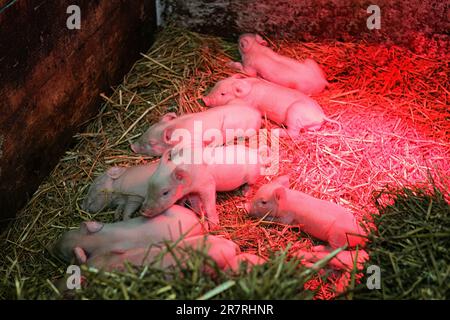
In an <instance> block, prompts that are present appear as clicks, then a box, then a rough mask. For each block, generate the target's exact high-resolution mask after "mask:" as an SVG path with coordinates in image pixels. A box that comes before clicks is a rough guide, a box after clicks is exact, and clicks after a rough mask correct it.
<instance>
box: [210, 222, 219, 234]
mask: <svg viewBox="0 0 450 320" xmlns="http://www.w3.org/2000/svg"><path fill="white" fill-rule="evenodd" d="M208 225H209V231H210V232H211V231H217V230H219V229H220V225H219V221H209V222H208Z"/></svg>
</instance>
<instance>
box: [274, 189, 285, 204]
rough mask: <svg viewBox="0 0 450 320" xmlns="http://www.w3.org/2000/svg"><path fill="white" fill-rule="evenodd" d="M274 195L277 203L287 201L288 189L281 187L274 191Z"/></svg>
mask: <svg viewBox="0 0 450 320" xmlns="http://www.w3.org/2000/svg"><path fill="white" fill-rule="evenodd" d="M273 195H274V197H275V200H276V201H277V203H280V202H282V201H285V199H286V189H285V188H284V187H279V188H277V189H275V190H274V191H273Z"/></svg>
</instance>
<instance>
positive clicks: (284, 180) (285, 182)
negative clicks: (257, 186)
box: [274, 175, 290, 188]
mask: <svg viewBox="0 0 450 320" xmlns="http://www.w3.org/2000/svg"><path fill="white" fill-rule="evenodd" d="M274 182H276V183H278V184H281V185H282V186H283V187H286V188H289V186H290V184H289V176H288V175H284V176H280V177H278V178H276V179H275V181H274Z"/></svg>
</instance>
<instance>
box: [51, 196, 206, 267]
mask: <svg viewBox="0 0 450 320" xmlns="http://www.w3.org/2000/svg"><path fill="white" fill-rule="evenodd" d="M202 233H203V228H202V226H201V225H200V221H199V219H198V217H197V216H196V215H195V214H194V213H193V212H192V211H191V210H189V209H187V208H184V207H181V206H178V205H174V206H172V207H170V208H169V209H168V210H166V211H165V212H164V213H163V214H161V215H159V216H158V217H155V218H153V219H148V218H145V217H137V218H133V219H129V220H127V221H121V222H116V223H105V224H103V223H100V222H96V221H88V222H83V223H82V224H81V226H80V228H79V229H77V230H71V231H68V232H66V233H64V234H63V236H62V237H61V238H60V239H59V240H58V241H57V242H56V243H55V244H54V246H53V248H52V250H53V252H54V253H55V255H57V256H59V257H60V258H61V259H63V260H65V261H67V262H71V260H72V259H73V258H74V257H76V258H77V260H79V261H80V260H81V261H82V260H83V253H84V254H85V255H86V257H85V258H87V257H90V256H95V255H99V254H104V253H106V252H113V251H118V252H120V251H123V250H127V249H130V248H134V247H139V246H141V247H145V246H148V245H151V244H154V243H160V242H162V241H168V240H176V239H178V238H180V237H181V236H182V235H185V236H195V235H199V234H202Z"/></svg>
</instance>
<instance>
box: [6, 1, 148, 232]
mask: <svg viewBox="0 0 450 320" xmlns="http://www.w3.org/2000/svg"><path fill="white" fill-rule="evenodd" d="M69 5H78V6H79V7H80V9H81V29H79V30H76V29H75V30H69V29H68V28H67V25H66V20H67V18H68V17H69V16H70V14H67V12H66V11H67V7H68V6H69ZM155 29H156V21H155V3H154V1H151V0H133V1H126V0H108V1H99V0H78V1H77V0H71V1H64V0H63V1H50V0H34V1H33V0H18V1H14V0H12V1H11V0H6V1H5V0H0V226H4V225H5V224H6V223H7V222H8V221H9V220H10V218H13V217H14V216H15V214H16V213H17V211H18V210H20V208H22V207H23V206H24V205H25V204H26V202H27V200H29V198H30V197H31V195H32V194H33V193H34V191H35V190H36V188H37V187H38V186H39V184H40V183H41V181H42V180H43V178H45V177H46V176H47V175H48V174H49V172H50V171H51V170H52V169H53V167H54V166H55V164H56V163H57V162H58V160H59V158H60V157H61V155H62V154H63V152H64V151H65V150H66V149H67V148H68V146H69V145H70V143H71V141H72V136H73V135H74V133H76V132H77V131H78V130H79V129H80V128H79V126H80V124H82V123H83V122H85V121H86V120H87V119H89V118H90V117H92V116H93V115H94V114H95V113H96V112H97V110H98V108H99V107H100V103H101V101H100V99H99V94H100V93H101V92H108V91H109V90H110V87H111V86H112V85H114V84H118V83H120V82H121V79H122V77H123V75H124V74H126V73H127V71H128V70H129V69H130V67H131V66H132V64H133V63H134V62H135V61H136V60H137V59H138V58H139V52H144V51H146V50H147V49H148V48H149V47H150V45H151V43H152V36H153V33H154V32H155Z"/></svg>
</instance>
